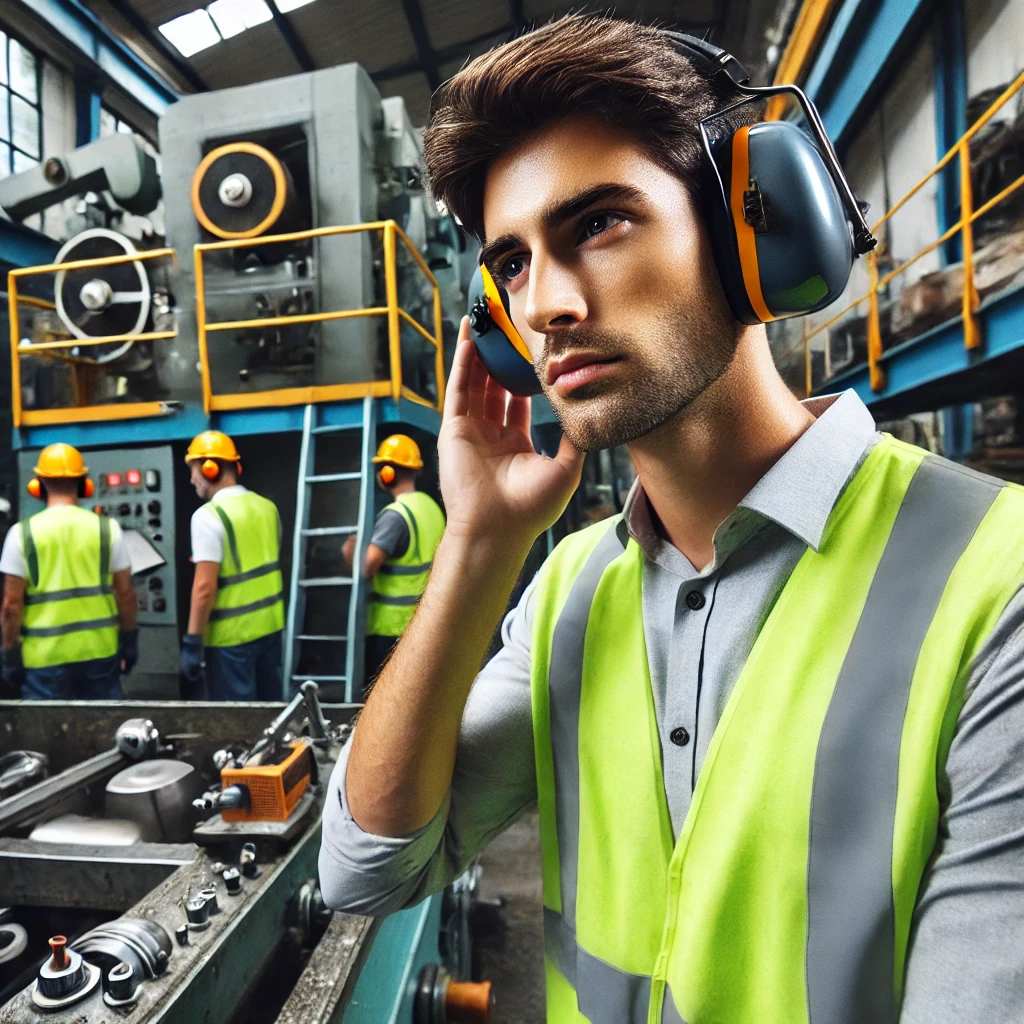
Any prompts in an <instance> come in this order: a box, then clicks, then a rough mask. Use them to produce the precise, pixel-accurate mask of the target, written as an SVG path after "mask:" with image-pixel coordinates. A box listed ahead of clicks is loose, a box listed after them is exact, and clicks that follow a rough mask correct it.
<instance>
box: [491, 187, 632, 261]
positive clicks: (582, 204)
mask: <svg viewBox="0 0 1024 1024" xmlns="http://www.w3.org/2000/svg"><path fill="white" fill-rule="evenodd" d="M645 198H646V197H645V195H644V193H643V192H642V191H641V190H640V189H638V188H634V187H633V186H632V185H624V184H622V183H621V182H606V183H604V184H601V185H591V186H590V187H589V188H585V189H583V190H582V191H581V192H577V193H576V194H575V195H572V196H569V198H568V199H561V200H559V201H558V202H557V203H555V204H553V205H552V206H551V207H549V208H548V209H547V210H545V211H544V214H543V218H544V223H545V225H546V226H547V227H549V228H557V227H559V226H561V225H562V224H564V223H565V222H566V221H568V220H572V218H573V217H576V216H578V215H579V214H581V213H582V212H583V211H584V210H586V209H587V208H588V207H591V206H593V205H594V204H595V203H603V202H608V201H609V200H618V201H620V202H633V203H636V202H641V201H643V200H644V199H645ZM523 244H524V243H523V240H522V238H520V237H519V235H515V234H506V235H499V236H498V237H497V238H495V239H494V241H492V242H487V243H486V244H485V245H484V247H483V248H482V249H481V250H480V262H481V263H483V264H484V265H485V266H486V267H487V269H488V270H490V271H491V274H492V275H493V274H494V273H495V269H496V266H497V263H498V261H499V260H500V258H501V257H502V256H504V255H505V253H507V252H510V251H511V250H512V249H519V248H522V247H523Z"/></svg>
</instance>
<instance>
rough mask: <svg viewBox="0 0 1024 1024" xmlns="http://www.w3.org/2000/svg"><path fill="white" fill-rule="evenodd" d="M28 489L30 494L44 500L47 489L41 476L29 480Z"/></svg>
mask: <svg viewBox="0 0 1024 1024" xmlns="http://www.w3.org/2000/svg"><path fill="white" fill-rule="evenodd" d="M26 490H27V491H28V493H29V494H31V495H32V497H33V498H37V499H38V500H39V501H43V500H44V498H43V495H44V494H45V490H44V488H43V484H42V482H41V481H40V479H39V477H37V476H34V477H32V479H31V480H29V482H28V486H27V488H26Z"/></svg>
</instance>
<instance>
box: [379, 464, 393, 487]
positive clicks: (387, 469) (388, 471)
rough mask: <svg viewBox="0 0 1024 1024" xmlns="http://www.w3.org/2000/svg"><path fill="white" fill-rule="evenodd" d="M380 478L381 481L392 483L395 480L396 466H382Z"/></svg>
mask: <svg viewBox="0 0 1024 1024" xmlns="http://www.w3.org/2000/svg"><path fill="white" fill-rule="evenodd" d="M380 479H381V483H384V484H391V483H394V482H395V467H394V466H381V467H380Z"/></svg>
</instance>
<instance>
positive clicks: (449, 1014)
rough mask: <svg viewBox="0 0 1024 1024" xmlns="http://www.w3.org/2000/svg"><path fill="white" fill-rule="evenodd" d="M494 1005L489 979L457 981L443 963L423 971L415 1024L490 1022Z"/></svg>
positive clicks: (420, 978)
mask: <svg viewBox="0 0 1024 1024" xmlns="http://www.w3.org/2000/svg"><path fill="white" fill-rule="evenodd" d="M493 1008H494V995H493V993H492V992H491V983H490V982H489V981H480V982H473V981H455V980H454V979H453V978H452V976H451V975H450V974H449V973H448V971H447V970H446V969H445V968H444V967H443V966H441V965H440V964H428V965H427V966H426V967H424V968H423V970H422V971H420V976H419V979H418V981H417V985H416V1000H415V1002H414V1004H413V1015H412V1019H413V1024H487V1022H488V1021H489V1020H490V1019H491V1010H492V1009H493Z"/></svg>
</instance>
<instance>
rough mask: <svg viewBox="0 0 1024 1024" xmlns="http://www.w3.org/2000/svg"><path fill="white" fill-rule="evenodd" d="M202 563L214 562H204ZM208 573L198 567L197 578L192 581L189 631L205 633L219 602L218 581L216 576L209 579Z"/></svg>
mask: <svg viewBox="0 0 1024 1024" xmlns="http://www.w3.org/2000/svg"><path fill="white" fill-rule="evenodd" d="M200 564H201V565H204V566H205V565H208V564H214V563H207V562H202V563H200ZM206 577H207V574H206V573H204V572H202V570H200V569H199V567H198V566H197V567H196V578H195V580H194V581H193V583H192V601H191V604H190V605H189V613H188V632H189V633H200V634H201V633H205V632H206V625H207V623H208V622H209V621H210V613H211V612H212V611H213V606H214V605H215V604H216V603H217V582H216V576H214V577H213V579H212V581H211V580H210V579H207V578H206Z"/></svg>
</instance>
